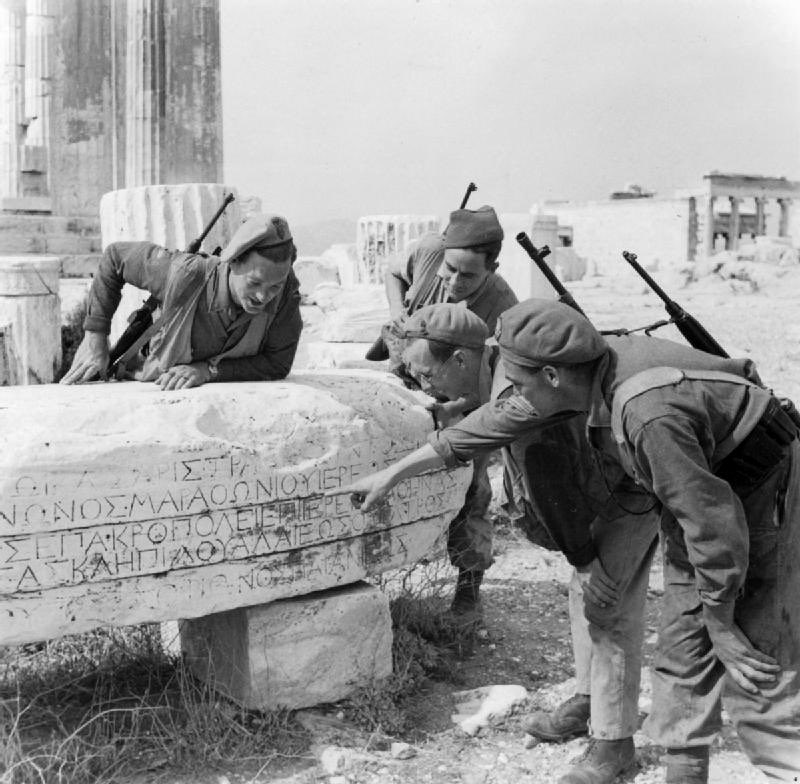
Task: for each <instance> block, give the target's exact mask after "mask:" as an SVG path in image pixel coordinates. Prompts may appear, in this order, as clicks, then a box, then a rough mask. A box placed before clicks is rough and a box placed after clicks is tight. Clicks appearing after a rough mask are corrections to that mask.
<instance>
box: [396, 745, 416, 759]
mask: <svg viewBox="0 0 800 784" xmlns="http://www.w3.org/2000/svg"><path fill="white" fill-rule="evenodd" d="M416 756H417V750H416V749H415V748H414V747H413V746H412V745H411V744H410V743H393V744H392V757H394V759H399V760H404V759H411V758H412V757H416Z"/></svg>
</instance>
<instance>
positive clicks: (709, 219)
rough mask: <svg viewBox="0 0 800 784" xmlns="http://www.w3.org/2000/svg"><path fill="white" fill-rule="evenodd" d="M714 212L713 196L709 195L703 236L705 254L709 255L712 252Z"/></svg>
mask: <svg viewBox="0 0 800 784" xmlns="http://www.w3.org/2000/svg"><path fill="white" fill-rule="evenodd" d="M715 220H716V214H715V212H714V196H709V197H708V201H707V202H706V227H705V228H706V236H705V243H704V244H705V248H704V249H705V254H706V256H711V255H713V253H714V236H715V229H716V227H715V225H714V222H715Z"/></svg>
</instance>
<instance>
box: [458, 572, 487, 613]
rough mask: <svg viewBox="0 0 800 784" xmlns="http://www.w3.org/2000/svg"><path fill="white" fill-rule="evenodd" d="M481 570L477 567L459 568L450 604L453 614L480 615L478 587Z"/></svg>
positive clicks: (481, 578) (480, 580)
mask: <svg viewBox="0 0 800 784" xmlns="http://www.w3.org/2000/svg"><path fill="white" fill-rule="evenodd" d="M482 581H483V571H481V570H479V569H459V570H458V580H456V592H455V594H454V595H453V601H452V603H451V605H450V612H452V613H453V615H461V616H476V615H480V611H481V608H480V589H481V582H482Z"/></svg>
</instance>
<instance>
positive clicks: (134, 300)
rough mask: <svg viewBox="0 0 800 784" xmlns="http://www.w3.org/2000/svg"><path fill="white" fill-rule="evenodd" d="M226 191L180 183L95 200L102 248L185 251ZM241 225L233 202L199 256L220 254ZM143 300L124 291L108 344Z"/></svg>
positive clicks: (215, 186)
mask: <svg viewBox="0 0 800 784" xmlns="http://www.w3.org/2000/svg"><path fill="white" fill-rule="evenodd" d="M231 191H232V189H231V188H229V187H228V186H226V185H218V184H215V183H185V184H182V185H148V186H142V187H139V188H123V189H121V190H116V191H111V192H109V193H106V194H104V195H103V198H102V199H101V200H100V229H101V233H102V246H103V247H104V248H105V247H106V246H107V245H109V244H110V243H112V242H120V241H122V242H131V241H135V240H147V241H148V242H155V243H156V244H157V245H163V246H164V247H165V248H170V249H174V250H185V249H186V248H187V247H188V245H189V243H190V242H192V240H194V239H195V238H196V237H199V236H200V234H201V233H202V232H203V229H204V228H205V226H206V224H207V223H208V221H209V220H211V217H212V216H213V215H214V213H215V212H216V211H217V209H218V208H219V206H220V205H221V204H222V202H223V201H224V199H225V197H226V196H227V195H228V193H230V192H231ZM240 224H241V211H240V209H239V204H238V201H234V202H233V203H231V204H229V205H228V208H227V209H226V210H225V213H224V214H223V215H222V217H221V218H220V219H219V220H218V221H217V223H216V224H215V225H214V228H213V229H212V230H211V232H210V233H209V235H208V237H207V238H206V241H205V242H204V243H203V247H202V248H201V250H204V251H206V252H209V253H210V252H211V251H213V250H214V248H215V247H216V246H217V245H220V246H221V247H223V248H224V247H225V245H226V244H227V243H228V240H230V238H231V236H232V235H233V233H234V232H235V231H236V229H237V228H238V227H239V225H240ZM84 252H89V251H84ZM147 297H148V294H147V292H145V291H142V290H141V289H137V288H135V287H134V286H125V288H124V289H123V290H122V300H121V302H120V305H119V307H118V308H117V312H116V315H115V317H114V319H113V320H112V322H111V335H110V339H111V342H112V343H113V342H114V341H115V340H116V339H117V338H118V337H119V336H120V335H121V334H122V332H123V331H124V329H125V327H126V326H127V324H128V317H129V316H130V314H131V313H132V312H133V311H134V310H136V309H137V308H139V307H141V305H142V303H143V302H144V301H145V300H146V299H147Z"/></svg>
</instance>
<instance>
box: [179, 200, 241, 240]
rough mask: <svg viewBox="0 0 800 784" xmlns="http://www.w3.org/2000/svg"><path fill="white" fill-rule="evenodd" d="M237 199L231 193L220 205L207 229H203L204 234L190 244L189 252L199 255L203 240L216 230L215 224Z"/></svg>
mask: <svg viewBox="0 0 800 784" xmlns="http://www.w3.org/2000/svg"><path fill="white" fill-rule="evenodd" d="M235 198H236V197H235V196H234V195H233V194H232V193H229V194H228V195H227V196H226V197H225V199H224V200H223V202H222V204H220V206H219V208H218V209H217V211H216V212H215V213H214V214H213V215H212V217H211V220H210V221H209V222H208V223H207V224H206V227H205V228H204V229H203V232H202V234H201V235H200V236H199V237H198V238H197V239H196V240H193V241H192V242H190V243H189V248H188V252H189V253H197V251H198V250H200V246H201V245H202V244H203V240H204V239H205V238H206V237H207V236H208V233H209V232H210V231H211V229H213V228H214V224H215V223H216V222H217V221H218V220H219V216H220V215H222V213H223V212H225V210H226V209H227V207H228V205H229V204H230V203H231V202H232V201H233V200H234V199H235Z"/></svg>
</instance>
